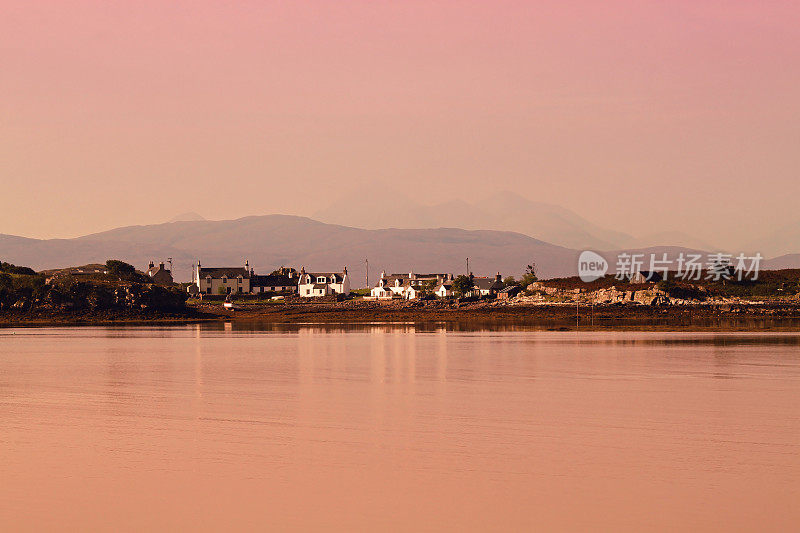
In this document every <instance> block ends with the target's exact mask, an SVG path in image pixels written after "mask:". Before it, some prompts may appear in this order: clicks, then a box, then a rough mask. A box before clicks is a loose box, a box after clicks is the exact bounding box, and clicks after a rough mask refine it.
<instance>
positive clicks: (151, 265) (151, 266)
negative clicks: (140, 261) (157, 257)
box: [149, 259, 154, 268]
mask: <svg viewBox="0 0 800 533" xmlns="http://www.w3.org/2000/svg"><path fill="white" fill-rule="evenodd" d="M153 266H154V265H153V260H152V259H151V260H150V267H149V268H153Z"/></svg>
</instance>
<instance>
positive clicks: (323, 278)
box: [317, 276, 326, 283]
mask: <svg viewBox="0 0 800 533" xmlns="http://www.w3.org/2000/svg"><path fill="white" fill-rule="evenodd" d="M325 281H326V280H325V276H317V283H325Z"/></svg>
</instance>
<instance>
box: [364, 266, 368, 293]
mask: <svg viewBox="0 0 800 533" xmlns="http://www.w3.org/2000/svg"><path fill="white" fill-rule="evenodd" d="M364 262H365V263H366V264H367V276H366V279H365V280H364V283H366V285H364V288H366V289H369V259H364Z"/></svg>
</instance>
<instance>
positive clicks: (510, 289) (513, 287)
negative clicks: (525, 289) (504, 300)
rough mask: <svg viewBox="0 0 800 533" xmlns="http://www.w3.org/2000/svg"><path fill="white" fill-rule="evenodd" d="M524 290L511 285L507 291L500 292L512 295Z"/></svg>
mask: <svg viewBox="0 0 800 533" xmlns="http://www.w3.org/2000/svg"><path fill="white" fill-rule="evenodd" d="M521 290H522V288H520V287H518V286H517V285H509V286H508V287H506V288H505V289H502V290H501V291H500V292H505V293H508V294H511V293H512V292H520V291H521Z"/></svg>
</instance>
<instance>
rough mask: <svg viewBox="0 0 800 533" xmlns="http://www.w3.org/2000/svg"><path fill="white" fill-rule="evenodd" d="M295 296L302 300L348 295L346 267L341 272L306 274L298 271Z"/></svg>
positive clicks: (348, 280)
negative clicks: (297, 295) (300, 297)
mask: <svg viewBox="0 0 800 533" xmlns="http://www.w3.org/2000/svg"><path fill="white" fill-rule="evenodd" d="M297 294H299V295H300V296H302V297H303V298H318V297H320V296H330V295H332V294H350V277H349V276H348V275H347V267H345V268H343V269H342V271H341V272H306V269H305V267H303V268H301V269H300V276H299V277H298V280H297Z"/></svg>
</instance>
